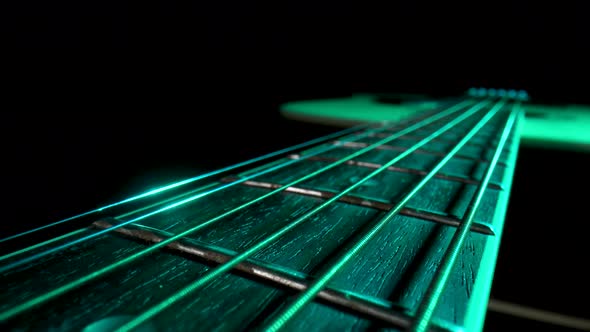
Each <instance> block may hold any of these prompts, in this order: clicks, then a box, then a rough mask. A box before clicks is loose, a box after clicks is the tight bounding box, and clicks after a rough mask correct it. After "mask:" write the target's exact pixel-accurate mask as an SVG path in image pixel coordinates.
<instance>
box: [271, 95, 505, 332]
mask: <svg viewBox="0 0 590 332" xmlns="http://www.w3.org/2000/svg"><path fill="white" fill-rule="evenodd" d="M504 105H505V102H504V101H500V102H498V103H497V104H496V105H494V107H492V108H491V109H490V110H489V112H487V114H486V115H485V116H484V117H483V118H481V120H480V121H479V122H478V123H477V124H476V125H475V126H474V127H473V128H472V129H471V130H470V131H469V132H468V133H467V134H466V135H465V136H464V137H463V138H462V139H461V141H459V143H458V144H457V145H455V147H454V148H453V149H452V150H451V151H450V152H449V153H448V154H447V155H446V156H445V157H444V158H443V159H442V160H441V161H439V162H438V163H437V164H436V166H435V167H434V168H433V169H432V170H431V171H430V172H429V173H428V175H426V176H425V177H424V178H423V179H422V180H421V181H420V182H418V184H416V185H415V186H414V187H413V188H412V189H411V190H410V191H409V192H408V193H407V194H406V195H405V196H404V198H403V199H402V200H401V201H400V202H399V203H397V204H396V205H395V207H394V208H393V209H391V211H389V212H388V213H387V214H386V215H385V216H384V217H383V218H381V219H380V220H379V221H378V222H377V223H376V224H375V225H374V226H373V227H372V228H371V230H370V231H368V232H367V233H366V234H365V235H363V237H362V238H361V240H359V241H358V242H356V243H355V244H354V246H353V247H352V248H351V249H350V250H349V251H347V252H346V253H345V254H343V255H342V258H340V259H339V260H338V261H337V262H336V263H335V264H333V265H332V267H331V268H330V269H329V270H328V271H327V272H325V273H324V274H323V275H322V276H321V277H318V279H317V280H316V281H315V282H314V283H313V284H312V285H311V287H310V288H308V289H307V290H306V291H305V292H302V293H301V294H300V295H299V296H298V297H297V299H296V300H295V301H294V302H293V303H292V304H291V305H288V306H287V307H286V308H285V309H283V310H281V312H280V313H279V314H278V317H276V318H274V319H273V320H272V321H271V322H270V323H269V324H268V325H267V327H266V328H265V329H264V330H265V331H271V332H274V331H278V330H279V329H281V328H282V327H283V326H284V325H285V324H286V323H287V322H288V321H289V320H290V319H292V318H293V317H294V316H295V314H296V313H298V312H299V311H300V310H301V309H303V308H304V306H305V305H306V304H308V303H309V302H311V301H312V300H313V298H314V297H315V296H316V295H317V293H318V292H320V291H321V290H322V289H323V288H324V286H325V285H326V284H327V283H328V282H329V281H330V280H331V279H332V278H333V277H334V276H335V275H336V273H338V271H340V269H342V267H344V265H346V263H348V262H349V261H350V260H351V259H352V258H353V257H354V256H355V255H356V254H357V253H358V252H359V251H360V250H361V249H362V248H363V247H364V246H365V245H366V244H367V243H369V241H370V240H371V239H372V238H373V237H374V236H375V235H376V234H377V233H378V232H379V231H380V230H381V229H383V227H385V226H386V225H387V224H388V223H389V222H390V221H391V220H392V219H393V217H394V216H396V215H397V214H398V213H399V211H400V210H401V209H402V208H403V207H404V206H405V205H406V204H407V203H408V202H409V201H410V199H412V198H413V197H414V196H415V195H416V194H417V193H418V192H419V191H420V189H422V188H423V187H424V186H425V185H426V183H428V181H430V179H432V178H433V177H434V175H435V174H436V173H437V172H438V171H439V170H440V169H441V168H443V167H444V166H445V164H446V163H447V162H448V161H449V160H451V158H452V157H453V155H455V154H456V153H457V152H458V151H459V150H460V149H461V148H462V147H463V146H464V145H465V143H467V142H468V141H469V140H470V139H471V138H472V137H473V136H474V135H475V134H477V132H478V131H479V130H480V129H481V128H483V127H484V125H485V124H486V123H487V122H488V121H489V120H490V119H491V118H492V117H493V116H494V115H496V113H498V111H500V110H501V109H502V108H503V107H504ZM484 188H485V186H484ZM468 230H469V228H468Z"/></svg>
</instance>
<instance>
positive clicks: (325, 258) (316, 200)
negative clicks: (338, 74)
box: [0, 99, 521, 331]
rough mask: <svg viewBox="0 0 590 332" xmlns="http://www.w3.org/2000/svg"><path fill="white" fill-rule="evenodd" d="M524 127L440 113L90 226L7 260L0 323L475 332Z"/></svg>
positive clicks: (361, 132)
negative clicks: (459, 330)
mask: <svg viewBox="0 0 590 332" xmlns="http://www.w3.org/2000/svg"><path fill="white" fill-rule="evenodd" d="M520 117H521V115H520V112H519V105H518V102H517V101H513V100H505V99H502V100H499V99H482V100H474V99H465V100H458V101H449V102H448V103H447V104H446V105H444V106H443V107H442V108H440V109H435V110H430V111H428V112H425V113H423V114H421V115H420V116H418V117H414V118H412V119H407V120H406V121H404V122H399V123H379V124H374V125H369V126H365V127H363V128H357V129H355V130H352V131H350V132H349V133H347V134H346V135H343V136H340V137H334V138H331V139H330V140H328V141H326V142H324V143H322V144H318V145H315V146H314V147H312V148H309V149H304V150H298V151H289V152H288V153H286V154H284V155H282V156H281V157H280V158H275V159H274V160H273V161H272V162H269V163H266V164H265V163H258V164H257V165H255V166H257V167H255V168H252V167H251V168H250V169H249V170H247V171H244V172H241V173H238V172H235V171H234V172H230V173H227V172H225V173H223V172H220V174H218V175H216V176H214V177H211V178H209V179H208V180H206V181H195V182H190V183H187V184H186V185H182V186H180V185H179V186H178V187H174V188H171V189H170V190H166V191H162V192H161V193H158V194H154V195H150V196H146V197H144V198H141V199H137V200H132V201H129V202H128V203H125V204H121V205H119V206H116V207H113V208H112V209H111V208H109V209H104V211H103V210H101V211H98V212H97V213H94V214H89V215H88V216H84V217H85V218H88V220H90V222H92V223H91V224H89V226H88V227H84V228H81V229H79V230H74V231H72V232H71V233H68V234H66V235H64V236H63V237H61V238H58V239H57V240H51V239H49V240H47V241H46V243H41V244H40V245H37V246H34V247H32V248H31V247H28V248H29V249H27V247H26V248H25V249H24V250H21V252H17V253H16V254H11V253H2V254H4V256H2V257H0V272H1V273H2V274H1V275H0V280H1V281H2V285H3V291H2V293H1V295H0V318H1V319H2V321H3V326H5V327H6V329H7V330H14V331H16V330H29V329H31V330H37V329H41V330H51V329H58V330H67V331H70V330H72V331H73V330H78V331H79V330H83V329H85V328H89V329H91V328H106V329H107V330H109V329H114V328H116V327H118V326H121V325H123V324H125V323H127V324H128V325H123V327H124V328H128V327H129V328H130V327H133V326H135V325H137V326H138V327H137V330H138V331H165V330H170V331H178V330H187V331H189V330H190V331H193V330H204V331H209V330H223V331H226V330H227V331H234V330H247V329H257V328H261V327H263V328H268V329H269V330H274V329H275V328H285V329H288V330H298V331H320V330H322V331H326V330H327V331H352V330H355V331H356V330H374V329H387V330H405V329H414V330H422V329H426V328H430V329H434V330H446V331H450V330H456V329H458V328H463V329H467V330H469V331H471V330H480V329H481V328H482V324H483V320H484V317H485V309H486V306H487V300H488V297H489V291H490V287H491V280H492V277H493V272H494V267H495V261H496V257H497V252H498V246H499V243H500V238H501V234H502V228H503V223H504V215H505V210H506V207H507V204H508V198H509V193H510V187H511V182H512V175H513V171H514V166H515V161H516V155H517V148H518V142H519V137H518V131H519V125H520ZM449 153H453V154H452V155H449ZM351 155H352V156H353V157H352V158H351ZM447 157H448V158H447ZM445 158H447V159H448V161H446V160H445ZM392 161H394V162H393V163H392ZM253 166H254V165H253ZM436 167H439V170H438V171H436V172H432V173H431V171H432V170H433V169H435V168H436ZM486 175H488V176H486ZM305 177H307V178H305ZM302 178H304V180H302V181H300V180H301V179H302ZM421 181H425V182H424V183H422V184H421V185H420V183H421ZM419 185H420V187H419V188H418V189H417V190H415V192H414V193H412V191H413V189H414V188H416V186H419ZM351 186H354V188H353V189H350V188H351ZM343 193H344V194H343ZM478 193H481V195H479V198H480V199H479V200H478ZM402 203H403V204H402ZM314 209H316V210H317V211H314ZM99 213H102V216H99ZM293 223H295V224H293ZM462 225H463V227H461V226H462ZM114 226H115V227H114ZM465 227H467V228H465ZM463 228H465V229H466V233H465V236H464V237H463V238H461V236H460V233H461V231H462V229H463ZM277 234H278V235H277ZM168 239H171V240H170V241H168V242H169V243H164V244H162V241H165V240H168ZM363 241H364V242H363ZM158 244H159V245H160V247H154V245H158ZM257 246H258V247H257ZM454 246H456V248H455V247H454ZM146 250H148V251H146ZM453 251H456V253H455V254H456V257H455V258H456V259H455V260H454V261H453V260H451V259H450V258H449V257H451V256H452V255H453ZM240 254H242V256H243V257H242V256H239V255H240ZM235 257H241V259H240V261H239V262H238V261H235V264H232V265H231V266H230V265H224V264H227V262H228V261H229V262H232V259H234V258H235ZM344 259H345V260H344ZM449 261H450V262H451V265H450V269H449V270H448V271H445V270H444V269H445V264H446V263H448V262H449ZM445 262H446V263H445ZM336 267H338V268H337V269H336ZM220 269H221V270H220ZM441 283H442V284H441ZM437 286H438V287H442V292H440V294H438V293H437V291H436V289H437ZM313 287H316V289H315V290H314V289H313ZM310 288H312V291H313V292H314V293H311V291H309V289H310ZM306 290H308V291H309V292H307V293H306V292H305V291H306ZM302 294H303V295H302ZM305 296H307V297H308V299H307V300H306V299H305ZM429 308H430V309H429ZM109 324H111V325H109Z"/></svg>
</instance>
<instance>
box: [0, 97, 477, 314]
mask: <svg viewBox="0 0 590 332" xmlns="http://www.w3.org/2000/svg"><path fill="white" fill-rule="evenodd" d="M469 103H471V101H470V100H466V101H463V102H460V103H458V104H456V105H454V106H452V107H450V108H448V109H447V110H445V111H443V112H440V113H438V114H435V115H433V116H430V117H428V118H427V119H424V120H422V121H419V122H418V123H416V124H413V125H411V126H410V127H407V128H405V129H403V130H401V131H399V132H397V133H395V134H394V135H392V136H391V137H390V138H388V139H383V140H380V141H378V142H376V143H374V144H373V145H371V146H369V147H367V148H365V149H362V150H359V151H357V152H355V153H352V154H350V155H349V156H348V157H345V158H343V159H341V160H339V161H337V162H334V163H332V164H330V165H328V166H325V167H323V168H321V169H319V170H317V171H315V172H313V173H310V174H308V175H306V176H304V177H302V178H300V179H298V180H295V181H293V182H291V183H288V184H286V185H284V186H282V187H280V188H277V189H275V190H273V191H271V192H269V193H267V194H265V195H262V196H260V197H258V198H256V199H254V200H252V201H249V202H247V203H245V204H242V205H240V206H238V207H236V208H234V209H232V210H230V211H227V212H225V213H223V214H221V215H219V216H217V217H215V218H212V219H209V220H207V221H205V222H203V223H201V224H200V225H197V226H195V227H193V228H191V229H189V230H187V231H184V232H182V233H180V234H177V235H176V236H174V237H171V238H169V239H167V240H165V241H162V242H160V243H158V244H155V245H152V246H150V247H149V248H146V249H144V250H142V251H140V252H137V253H135V254H133V255H131V256H129V257H127V258H125V259H123V260H120V261H118V262H116V263H113V264H111V265H108V266H106V267H104V268H101V269H100V270H97V271H94V272H92V273H90V274H88V275H86V276H83V277H80V278H78V279H76V280H74V281H72V282H69V283H67V284H65V285H62V286H60V287H58V288H56V289H53V290H51V291H49V292H47V293H45V294H43V295H40V296H37V297H35V298H33V299H30V300H28V301H26V302H23V303H21V304H18V305H15V306H14V307H12V308H11V309H8V310H6V311H4V312H1V313H0V321H5V320H7V319H9V318H11V317H13V316H15V315H18V314H20V313H21V312H24V311H26V310H28V309H31V308H33V307H35V306H37V305H40V304H42V303H45V302H47V301H49V300H51V299H53V298H54V297H57V296H60V295H62V294H65V293H66V292H68V291H70V290H72V289H75V288H77V287H79V286H81V285H84V284H85V283H87V282H89V281H92V280H94V279H96V278H98V277H101V276H103V275H105V274H107V273H109V272H111V271H113V270H115V269H117V268H119V267H121V266H124V265H125V264H127V263H130V262H132V261H135V260H136V259H139V258H140V257H143V256H144V255H147V254H149V253H151V252H153V251H155V250H157V249H159V248H161V247H163V246H165V245H167V244H168V243H171V242H173V241H176V240H178V239H180V238H182V237H184V236H186V235H188V234H190V233H193V232H196V231H197V230H199V229H201V228H204V227H206V226H209V225H211V224H213V223H214V222H216V221H218V220H221V219H222V218H224V217H226V216H228V215H231V214H233V213H235V212H238V211H241V210H242V209H244V208H247V207H248V206H250V205H253V204H255V203H257V202H260V201H262V200H263V199H265V198H267V197H270V196H272V195H274V194H277V193H279V192H281V191H282V190H284V189H286V188H288V187H290V186H293V185H296V184H297V183H299V182H302V181H304V180H307V179H309V178H311V177H313V176H315V175H318V174H320V173H322V172H324V171H327V170H329V169H331V168H333V167H336V166H338V165H340V164H342V163H345V162H346V161H348V160H350V159H353V158H355V157H358V156H359V155H361V154H363V153H365V152H368V151H371V150H372V149H373V148H375V147H377V146H379V145H380V144H385V143H387V142H388V141H390V140H393V139H395V138H397V137H399V136H402V135H405V134H407V133H409V132H412V131H413V130H416V129H419V128H422V127H424V126H427V125H430V124H432V123H434V122H436V121H439V120H441V119H443V118H445V117H447V116H450V115H452V114H453V113H455V112H458V111H460V110H461V109H464V108H465V106H464V105H466V104H469ZM484 103H485V102H484V101H481V102H479V103H477V104H476V105H475V106H472V107H471V108H470V110H472V109H474V108H476V107H479V106H480V105H482V104H484ZM466 112H469V111H466ZM138 220H140V218H135V219H132V220H130V221H126V222H124V223H122V224H119V225H117V226H116V228H118V227H122V226H124V225H127V224H130V223H132V222H136V221H138ZM113 229H115V227H112V228H109V229H108V230H111V231H112V230H113ZM108 230H107V231H108Z"/></svg>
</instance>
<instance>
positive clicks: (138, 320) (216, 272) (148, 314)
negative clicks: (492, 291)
mask: <svg viewBox="0 0 590 332" xmlns="http://www.w3.org/2000/svg"><path fill="white" fill-rule="evenodd" d="M486 104H488V102H487V101H482V102H480V103H478V104H476V105H475V106H473V107H471V108H470V109H469V110H467V111H466V112H464V113H462V114H461V115H459V116H458V117H456V118H455V119H453V120H451V121H449V122H448V123H447V124H445V125H444V126H443V127H441V128H440V129H438V130H436V131H435V132H434V133H432V134H431V135H429V136H428V137H426V138H425V139H423V140H421V141H420V142H418V143H417V144H415V145H414V146H412V147H411V148H409V149H408V150H406V151H405V152H403V153H401V154H400V155H398V156H396V157H395V158H393V159H392V160H390V161H389V162H387V163H386V164H385V165H383V166H382V167H380V168H379V169H377V170H375V171H373V172H371V173H370V174H369V175H367V176H365V177H364V178H362V179H361V180H359V181H358V182H357V183H355V184H353V185H352V186H350V187H348V188H347V189H345V190H343V191H342V192H340V193H339V194H338V195H335V196H334V197H332V198H331V199H329V200H327V201H325V202H324V203H322V204H320V205H319V206H317V207H316V208H314V209H312V210H311V211H309V212H307V213H306V214H305V215H303V216H301V217H300V218H298V219H296V220H294V221H292V222H290V223H289V224H288V225H286V226H284V227H282V228H281V229H279V230H278V231H276V232H274V233H273V234H271V235H270V236H268V237H266V238H265V239H264V240H262V241H260V242H258V243H257V244H255V245H253V246H252V247H250V248H249V249H248V250H246V251H245V252H243V253H241V254H239V255H237V256H235V257H234V258H232V259H231V260H229V261H228V262H226V263H225V264H222V265H220V266H218V267H217V268H215V269H212V270H211V271H210V272H208V273H206V274H205V275H204V276H203V277H201V278H199V279H198V280H197V281H195V282H193V283H191V284H190V285H188V286H186V287H184V288H182V289H181V290H180V291H178V292H176V293H174V294H173V295H172V296H170V297H169V298H167V299H166V300H164V301H162V302H160V303H158V304H156V305H155V306H153V307H151V308H149V309H148V310H146V311H144V312H143V313H141V314H140V315H138V316H136V317H135V318H134V319H132V320H131V321H129V322H128V323H126V324H125V325H123V326H121V327H120V328H119V329H118V330H117V331H129V330H131V329H133V328H135V327H137V326H139V325H140V324H142V323H143V322H145V321H146V320H148V319H150V318H152V317H153V316H155V315H157V314H158V313H160V312H162V311H163V310H165V309H166V308H168V307H170V306H171V305H173V304H174V303H176V302H178V301H179V300H181V299H182V298H184V297H186V296H187V295H189V294H190V293H192V292H194V291H196V290H198V289H199V288H201V287H203V286H204V285H206V284H207V283H209V282H211V281H212V280H214V279H215V278H217V277H219V276H221V275H222V274H224V273H226V272H228V271H229V270H231V269H232V268H233V267H234V266H236V265H237V264H239V263H241V262H243V261H244V260H246V259H248V258H249V257H250V256H252V255H253V254H255V253H256V252H258V251H259V250H260V249H262V248H264V247H266V246H268V245H270V244H272V243H273V242H274V240H276V239H278V238H279V237H281V236H282V235H283V234H285V233H287V232H288V231H290V230H291V229H293V228H294V227H296V226H298V225H299V224H301V223H303V222H304V221H305V220H308V218H309V217H311V216H313V215H314V214H316V213H317V212H319V211H321V210H323V209H324V208H326V207H327V206H329V205H330V204H332V203H334V202H336V201H337V200H338V199H339V198H340V197H342V196H344V195H346V194H347V193H349V192H350V191H352V190H354V189H355V188H357V187H358V186H360V185H362V184H363V183H364V182H366V181H368V180H369V179H371V178H372V177H374V176H375V175H377V174H379V173H380V172H382V171H384V170H386V169H387V168H388V167H390V166H392V165H393V164H395V163H396V162H398V161H400V160H402V159H403V158H405V157H407V156H408V155H410V154H411V153H412V152H413V151H414V150H416V149H418V148H420V147H421V146H422V145H424V144H426V143H428V142H430V141H431V140H432V139H434V138H436V137H438V136H440V135H441V134H443V133H444V132H446V131H447V130H449V129H451V128H453V127H454V126H455V125H456V124H458V123H460V122H462V121H464V120H465V119H467V118H469V117H470V116H472V115H474V114H476V113H477V112H478V111H480V110H481V109H482V108H483V107H484V106H486ZM185 233H186V232H185ZM181 234H182V233H181ZM182 235H183V236H184V235H186V234H182Z"/></svg>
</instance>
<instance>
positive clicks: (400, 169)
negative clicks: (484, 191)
mask: <svg viewBox="0 0 590 332" xmlns="http://www.w3.org/2000/svg"><path fill="white" fill-rule="evenodd" d="M301 157H302V156H301V155H299V154H291V155H289V156H288V157H287V158H291V159H299V158H301ZM306 160H308V161H326V162H331V161H334V160H337V159H336V158H330V157H322V156H313V157H310V158H306ZM346 165H351V166H359V167H366V168H374V169H377V168H379V167H381V166H383V165H381V164H376V163H370V162H365V161H358V160H349V161H347V162H346ZM387 170H388V171H392V172H400V173H408V174H416V175H426V174H428V172H426V171H423V170H419V169H414V168H408V167H397V166H391V167H389V168H387ZM434 177H435V178H437V179H441V180H447V181H455V182H460V183H464V184H471V185H478V184H479V181H477V180H474V179H470V178H467V177H460V176H455V175H449V174H444V173H440V174H436V175H435V176H434ZM488 188H490V189H493V190H504V188H502V185H501V184H498V183H494V182H490V183H489V184H488Z"/></svg>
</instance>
